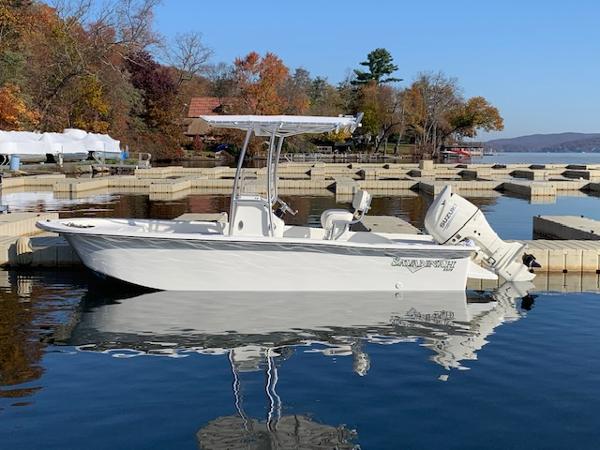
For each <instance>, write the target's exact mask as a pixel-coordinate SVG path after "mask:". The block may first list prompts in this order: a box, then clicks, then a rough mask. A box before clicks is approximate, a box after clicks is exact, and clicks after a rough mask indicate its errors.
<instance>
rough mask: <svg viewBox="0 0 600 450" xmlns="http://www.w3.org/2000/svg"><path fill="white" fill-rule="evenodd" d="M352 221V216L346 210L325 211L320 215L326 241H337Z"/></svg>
mask: <svg viewBox="0 0 600 450" xmlns="http://www.w3.org/2000/svg"><path fill="white" fill-rule="evenodd" d="M353 220H354V214H352V213H351V212H350V211H348V210H347V209H327V210H325V211H323V214H321V226H322V227H323V229H324V230H325V236H326V239H332V237H334V239H337V237H339V236H341V235H342V234H344V233H345V232H346V231H347V229H348V228H350V224H351V223H352V221H353Z"/></svg>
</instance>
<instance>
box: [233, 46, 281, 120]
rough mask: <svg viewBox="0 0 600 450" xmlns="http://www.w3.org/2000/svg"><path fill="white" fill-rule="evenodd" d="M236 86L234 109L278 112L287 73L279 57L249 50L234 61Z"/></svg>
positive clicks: (269, 112)
mask: <svg viewBox="0 0 600 450" xmlns="http://www.w3.org/2000/svg"><path fill="white" fill-rule="evenodd" d="M234 67H235V69H234V76H235V80H236V85H237V88H238V100H239V101H238V105H237V109H238V111H239V112H241V113H249V114H281V113H282V112H283V111H284V110H285V98H284V97H283V95H282V90H283V88H284V85H285V83H286V80H287V78H288V75H289V70H288V68H287V67H286V66H285V65H284V64H283V62H282V61H281V59H280V58H279V57H278V56H277V55H275V54H273V53H270V52H269V53H267V54H265V56H264V57H261V56H260V55H259V54H258V53H256V52H251V53H249V54H248V55H246V56H245V57H243V58H237V59H236V60H235V62H234Z"/></svg>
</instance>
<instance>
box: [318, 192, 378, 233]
mask: <svg viewBox="0 0 600 450" xmlns="http://www.w3.org/2000/svg"><path fill="white" fill-rule="evenodd" d="M352 208H353V209H354V213H352V212H350V211H347V210H345V209H327V210H325V211H323V214H321V226H322V227H323V229H324V230H325V239H330V240H335V239H339V238H340V237H341V236H343V235H344V234H345V233H346V232H347V231H348V230H349V229H350V225H353V224H355V223H358V222H360V221H361V220H362V218H363V217H364V215H365V214H366V213H367V211H369V209H370V208H371V194H369V193H368V192H367V191H364V190H360V191H357V192H356V193H355V194H354V197H353V198H352Z"/></svg>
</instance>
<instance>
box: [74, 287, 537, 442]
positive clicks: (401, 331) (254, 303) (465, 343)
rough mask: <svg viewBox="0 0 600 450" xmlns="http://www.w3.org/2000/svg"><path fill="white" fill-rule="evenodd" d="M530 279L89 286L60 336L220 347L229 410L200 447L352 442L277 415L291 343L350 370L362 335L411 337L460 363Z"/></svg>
mask: <svg viewBox="0 0 600 450" xmlns="http://www.w3.org/2000/svg"><path fill="white" fill-rule="evenodd" d="M528 287H531V285H530V284H529V283H527V284H526V285H520V286H517V285H515V284H514V283H513V284H505V285H503V286H501V287H500V288H498V289H497V290H495V291H492V292H466V293H465V292H446V293H440V292H429V293H427V292H418V293H388V292H382V293H373V292H370V293H347V292H344V293H331V292H327V293H306V292H303V293H283V294H282V293H261V292H253V293H241V292H232V293H226V294H224V293H218V294H215V293H201V292H165V291H162V292H152V293H146V294H143V295H139V296H136V297H133V298H127V299H122V300H118V301H116V302H115V301H113V302H112V303H107V301H106V300H103V299H101V298H93V297H92V294H90V296H89V298H87V299H86V301H85V302H84V308H83V310H84V312H83V313H82V314H81V317H80V320H79V321H78V323H77V325H76V326H75V327H74V329H73V330H71V333H70V337H69V338H68V339H67V343H68V344H71V345H76V346H78V348H79V349H80V350H82V351H102V352H106V353H108V354H111V355H113V356H121V357H122V356H135V355H144V354H152V355H165V356H173V357H182V356H186V355H189V354H190V353H194V352H197V353H201V354H216V355H227V359H228V361H229V364H230V366H231V373H232V389H233V399H234V400H233V401H234V405H235V408H236V410H237V414H236V415H233V416H227V417H219V418H216V419H214V420H212V421H210V422H208V423H207V424H206V425H205V426H203V427H202V428H201V429H200V430H199V431H198V433H197V438H198V441H199V444H200V446H201V447H202V448H273V447H277V446H280V447H283V448H285V446H286V443H290V444H291V443H294V444H295V445H297V444H298V443H301V444H302V445H300V447H302V448H304V447H306V448H341V449H343V448H355V444H353V442H354V441H355V438H356V432H355V431H354V430H349V429H347V428H346V427H345V426H341V425H340V426H337V427H334V426H330V425H324V424H320V423H317V422H315V421H313V420H312V419H310V418H309V417H307V416H302V415H282V399H281V397H280V396H279V394H278V393H277V382H278V366H281V364H282V363H283V362H284V361H285V360H286V359H287V358H289V357H291V355H292V354H293V348H300V347H303V346H310V351H313V352H314V351H319V352H322V354H323V355H327V356H349V357H352V358H353V359H354V364H353V368H354V371H355V372H356V373H357V374H358V375H360V376H365V375H368V372H369V368H370V359H369V355H368V354H367V352H366V351H365V348H366V345H365V344H366V343H370V344H385V345H389V344H395V343H401V342H414V343H419V344H420V345H423V346H425V347H427V348H429V349H431V351H432V352H433V356H432V360H433V361H434V362H436V363H437V364H439V365H441V366H443V367H444V368H446V369H448V370H450V369H453V368H460V367H461V364H462V362H463V361H467V360H472V359H476V354H477V352H478V351H479V350H480V349H481V348H482V347H483V346H484V345H485V344H486V343H487V340H486V338H487V336H489V335H490V334H491V333H492V332H493V330H494V328H495V327H497V326H498V325H500V324H502V323H504V322H509V321H514V320H518V319H519V318H520V317H521V316H522V314H524V313H523V310H524V309H527V308H528V306H530V304H531V302H532V297H531V296H529V295H528V294H527V288H528ZM519 302H520V304H519ZM257 370H263V371H264V372H265V379H266V382H265V386H264V389H265V396H264V398H265V401H266V402H267V403H268V407H267V411H268V413H267V416H266V417H265V418H264V419H260V420H259V419H255V418H251V417H248V415H247V414H246V413H245V411H244V407H243V398H242V396H241V394H240V390H241V388H240V383H241V381H240V380H241V377H240V375H241V373H242V372H247V371H257ZM441 379H447V375H446V376H443V377H441Z"/></svg>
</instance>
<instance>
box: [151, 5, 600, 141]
mask: <svg viewBox="0 0 600 450" xmlns="http://www.w3.org/2000/svg"><path fill="white" fill-rule="evenodd" d="M156 24H157V28H158V29H159V31H160V32H161V33H162V34H164V35H165V36H166V37H172V36H174V35H175V34H177V33H178V32H184V31H189V30H195V31H200V32H202V33H203V35H204V41H205V44H206V45H207V46H209V47H210V48H212V49H213V51H214V56H213V58H212V61H213V62H221V61H223V62H232V61H233V59H234V58H235V57H237V56H243V55H245V54H247V53H248V52H250V51H252V50H256V51H258V52H260V53H264V52H266V51H272V52H275V53H276V54H278V55H279V56H280V57H281V58H282V59H283V61H284V62H285V64H286V65H287V66H288V67H290V68H295V67H304V68H305V69H308V70H309V71H310V72H311V74H313V75H321V76H326V77H327V78H328V79H329V80H330V81H331V82H338V81H340V80H341V79H343V78H344V76H345V74H346V73H347V72H348V71H349V70H351V69H353V68H355V67H358V63H359V62H360V61H362V60H364V59H365V56H366V54H367V53H368V52H369V51H371V50H372V49H374V48H377V47H385V48H387V49H388V50H389V51H390V52H391V53H392V55H393V56H394V59H395V62H396V64H397V65H398V66H399V68H400V69H399V71H398V75H400V77H401V78H404V79H405V80H406V81H405V82H403V83H401V85H406V84H407V83H408V82H410V80H411V79H413V78H414V77H415V75H416V74H417V73H418V72H421V71H440V70H441V71H443V72H444V73H446V74H447V75H449V76H453V77H457V78H458V79H459V82H460V84H461V86H462V87H463V89H464V94H465V95H466V96H474V95H483V96H484V97H486V98H488V99H489V100H490V101H491V102H492V103H493V104H495V105H496V106H498V108H499V109H500V111H501V113H502V115H503V117H504V119H505V130H504V132H502V133H493V134H492V135H489V136H484V137H485V138H495V137H512V136H519V135H523V134H533V133H555V132H563V131H579V132H600V0H596V1H591V0H571V1H570V2H569V1H555V0H547V1H537V0H531V1H528V0H522V1H520V2H518V1H512V0H509V1H500V0H498V1H485V0H479V1H466V0H463V1H461V0H452V1H450V0H447V1H442V0H431V1H414V0H412V1H401V0H398V1H387V0H386V1H370V2H369V1H363V2H358V1H354V0H346V1H338V0H329V1H328V0H321V1H315V0H304V1H286V0H280V1H271V0H264V1H261V0H254V1H248V0H247V1H240V0H227V1H223V0H221V1H215V0H211V1H202V0H163V4H162V5H161V6H160V7H159V8H158V10H157V14H156Z"/></svg>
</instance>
